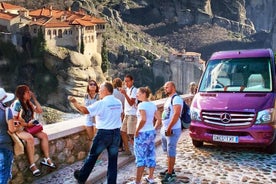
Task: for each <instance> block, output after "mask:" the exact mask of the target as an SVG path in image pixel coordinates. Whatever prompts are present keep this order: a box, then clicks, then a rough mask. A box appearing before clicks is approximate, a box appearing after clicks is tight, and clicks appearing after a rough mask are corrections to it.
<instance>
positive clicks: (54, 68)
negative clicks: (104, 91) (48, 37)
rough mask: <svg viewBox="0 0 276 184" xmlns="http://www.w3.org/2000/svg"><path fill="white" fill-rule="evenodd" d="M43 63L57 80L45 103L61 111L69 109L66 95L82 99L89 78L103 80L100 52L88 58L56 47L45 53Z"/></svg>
mask: <svg viewBox="0 0 276 184" xmlns="http://www.w3.org/2000/svg"><path fill="white" fill-rule="evenodd" d="M44 64H45V66H46V68H47V69H48V70H49V71H51V73H52V75H54V76H56V79H57V81H58V82H57V83H58V86H57V90H56V91H52V92H49V94H48V98H47V101H46V103H47V104H48V105H51V106H55V107H56V108H58V109H60V110H62V111H68V110H69V109H71V106H70V105H69V103H68V100H67V96H68V95H73V96H75V97H76V98H79V100H80V101H82V100H83V96H84V94H85V93H86V87H87V81H88V80H89V79H96V80H97V81H98V82H103V81H105V77H104V75H103V72H102V69H101V67H100V66H101V55H100V54H99V55H97V56H95V57H93V58H91V59H90V60H89V59H88V58H86V57H85V56H84V55H83V54H80V53H78V52H75V51H70V50H66V49H64V48H58V47H56V48H52V49H51V51H50V52H48V53H46V56H45V63H44Z"/></svg>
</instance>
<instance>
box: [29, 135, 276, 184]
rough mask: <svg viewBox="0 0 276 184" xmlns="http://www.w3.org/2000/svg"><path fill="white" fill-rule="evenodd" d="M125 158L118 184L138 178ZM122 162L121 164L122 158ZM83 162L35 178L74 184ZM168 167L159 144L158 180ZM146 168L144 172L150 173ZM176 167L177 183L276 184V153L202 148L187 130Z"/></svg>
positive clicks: (99, 182) (98, 183)
mask: <svg viewBox="0 0 276 184" xmlns="http://www.w3.org/2000/svg"><path fill="white" fill-rule="evenodd" d="M122 158H124V159H126V160H125V161H126V162H129V163H130V164H128V165H127V166H124V167H121V168H120V169H119V172H118V179H117V183H118V184H125V183H127V182H129V181H132V180H134V179H135V172H136V167H135V163H134V162H133V157H132V158H128V157H122V156H120V157H119V159H122ZM127 159H129V160H127ZM131 160H132V161H131ZM119 162H120V164H121V163H122V160H120V161H119ZM81 164H82V163H81V162H78V163H76V164H73V165H72V166H69V167H66V168H64V169H60V170H59V171H57V172H55V173H51V174H49V175H47V176H45V177H44V178H41V179H39V180H37V181H35V182H34V184H44V183H53V184H56V183H62V184H69V183H70V184H75V183H76V180H74V177H73V171H74V170H75V169H77V168H79V167H80V166H81ZM104 164H106V162H105V161H104V162H102V163H100V164H98V165H97V167H96V168H95V171H94V172H92V174H91V175H90V177H89V181H88V182H87V184H92V183H93V184H104V183H105V178H104V176H105V174H102V172H100V171H103V169H104V168H105V167H106V166H105V165H104ZM165 168H166V155H165V154H163V152H162V150H161V147H160V146H158V147H157V167H156V170H155V177H156V179H155V180H156V183H160V181H161V178H160V177H159V176H158V173H159V172H160V171H163V170H164V169H165ZM147 171H148V170H146V172H145V174H144V176H147ZM175 171H176V175H177V179H176V181H175V182H174V183H175V184H181V183H188V184H273V183H275V184H276V154H274V155H269V154H265V153H264V152H262V151H261V150H259V149H244V148H234V147H228V148H222V147H219V146H214V145H204V147H203V148H200V149H198V148H195V147H193V145H192V143H191V139H190V137H189V135H188V131H187V130H186V131H184V132H183V134H182V136H181V138H180V140H179V145H178V155H177V158H176V165H175ZM97 173H98V175H97ZM99 173H101V174H102V177H103V178H102V179H100V178H99V177H98V178H97V176H99V175H100V174H99ZM93 179H94V180H93ZM144 183H145V182H144Z"/></svg>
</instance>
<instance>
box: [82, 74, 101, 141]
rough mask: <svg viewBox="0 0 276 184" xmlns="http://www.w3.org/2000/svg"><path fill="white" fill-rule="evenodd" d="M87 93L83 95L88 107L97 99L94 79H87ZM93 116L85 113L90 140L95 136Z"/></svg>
mask: <svg viewBox="0 0 276 184" xmlns="http://www.w3.org/2000/svg"><path fill="white" fill-rule="evenodd" d="M86 91H87V94H86V95H85V96H84V105H85V106H86V107H88V106H89V105H91V104H93V103H94V102H96V101H97V100H99V86H98V84H97V82H96V81H95V80H92V79H91V80H89V81H88V84H87V89H86ZM95 123H96V122H95V117H92V116H90V115H89V114H87V115H86V132H87V135H88V138H89V140H92V139H93V138H94V136H95V132H96V128H95Z"/></svg>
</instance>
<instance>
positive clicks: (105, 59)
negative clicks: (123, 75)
mask: <svg viewBox="0 0 276 184" xmlns="http://www.w3.org/2000/svg"><path fill="white" fill-rule="evenodd" d="M109 67H110V62H109V60H108V52H107V48H106V39H104V41H103V46H102V66H101V68H102V71H103V73H105V72H106V71H107V69H108V68H109Z"/></svg>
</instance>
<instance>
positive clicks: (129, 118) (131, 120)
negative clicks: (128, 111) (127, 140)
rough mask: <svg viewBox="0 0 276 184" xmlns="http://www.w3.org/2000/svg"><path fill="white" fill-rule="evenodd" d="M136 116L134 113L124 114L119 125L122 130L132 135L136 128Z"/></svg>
mask: <svg viewBox="0 0 276 184" xmlns="http://www.w3.org/2000/svg"><path fill="white" fill-rule="evenodd" d="M136 124H137V117H136V115H125V117H124V120H123V124H122V127H121V131H122V132H126V133H127V134H131V135H134V134H135V130H136Z"/></svg>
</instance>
